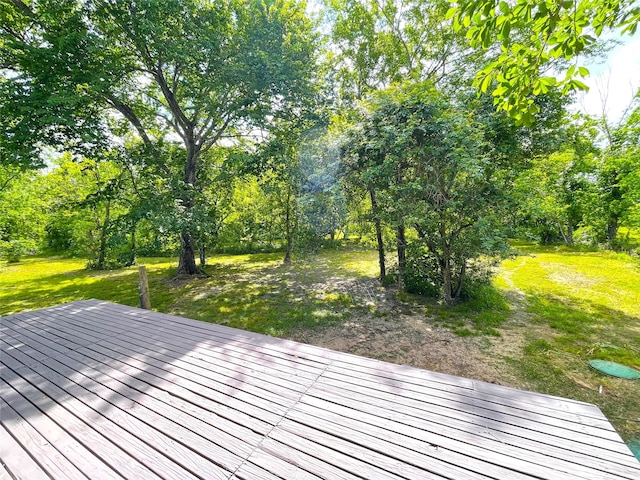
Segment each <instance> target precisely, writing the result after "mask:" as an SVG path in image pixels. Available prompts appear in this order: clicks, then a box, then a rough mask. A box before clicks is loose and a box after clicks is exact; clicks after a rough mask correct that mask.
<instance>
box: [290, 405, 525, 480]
mask: <svg viewBox="0 0 640 480" xmlns="http://www.w3.org/2000/svg"><path fill="white" fill-rule="evenodd" d="M287 420H291V421H294V422H297V423H300V424H302V425H306V426H307V427H309V428H313V429H316V430H319V431H322V432H325V433H327V434H329V435H334V436H336V437H339V438H342V439H344V440H345V441H349V442H353V443H356V444H358V445H361V446H363V447H365V448H369V449H370V450H373V451H378V452H380V453H384V454H386V455H388V456H389V457H392V458H394V459H397V460H399V461H402V462H404V463H406V464H407V465H413V466H414V467H416V468H419V469H422V470H424V471H425V472H428V474H429V475H431V476H433V475H438V476H440V477H442V478H450V479H451V480H458V479H465V480H467V479H468V480H472V479H479V478H492V479H496V480H503V479H509V480H531V478H532V477H531V475H529V474H526V473H522V472H517V471H513V470H512V469H510V468H507V467H505V466H503V465H501V464H499V463H496V462H495V461H494V460H493V458H492V456H491V455H490V456H488V457H487V460H486V461H485V460H478V459H477V458H475V457H471V456H469V455H466V453H459V452H458V451H456V450H451V449H448V448H445V447H443V446H441V445H438V444H434V443H431V442H429V441H425V440H424V439H420V438H417V437H416V436H415V435H412V436H409V435H405V434H404V433H398V432H396V431H394V430H393V429H392V428H389V425H388V423H389V422H380V425H375V424H372V423H366V422H363V421H361V420H359V419H357V418H350V417H346V416H344V415H341V414H338V413H334V412H332V411H328V410H323V409H320V408H317V407H313V406H309V405H299V406H297V407H296V408H294V409H293V410H291V411H290V412H289V413H288V414H287ZM436 478H437V477H436Z"/></svg>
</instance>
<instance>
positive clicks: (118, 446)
mask: <svg viewBox="0 0 640 480" xmlns="http://www.w3.org/2000/svg"><path fill="white" fill-rule="evenodd" d="M0 348H1V355H0V378H1V380H0V393H1V400H0V475H2V474H5V473H6V475H11V476H12V477H14V478H29V479H31V478H33V479H38V478H53V479H67V478H70V479H74V478H78V479H80V478H96V479H98V478H99V479H103V478H107V479H108V478H114V479H115V478H131V479H147V478H149V479H153V478H163V479H174V478H185V479H189V478H193V479H196V478H202V479H209V478H215V479H221V480H222V479H231V478H233V479H258V480H260V479H263V480H276V479H287V480H288V479H304V480H306V479H309V480H311V479H345V480H356V479H362V478H375V479H382V480H401V479H417V478H429V479H455V480H458V479H460V480H471V479H504V478H509V479H516V480H517V479H522V480H526V479H533V478H537V479H568V480H572V479H574V480H575V479H616V478H622V479H628V480H633V479H637V478H640V463H638V462H637V461H636V460H635V457H633V455H632V454H631V452H630V451H629V449H628V448H627V447H626V445H624V443H623V442H622V440H621V439H620V437H619V436H618V434H617V433H616V432H615V430H614V429H613V427H612V426H611V424H610V423H609V422H608V421H607V419H606V418H605V417H604V416H603V415H602V413H601V412H600V410H599V409H598V408H597V407H596V406H595V405H591V404H587V403H584V402H579V401H575V400H570V399H563V398H559V397H553V396H549V395H540V394H536V393H532V392H525V391H520V390H516V389H512V388H508V387H503V386H498V385H493V384H487V383H483V382H478V381H475V380H471V379H466V378H461V377H454V376H450V375H446V374H441V373H437V372H429V371H426V370H420V369H416V368H412V367H408V366H401V365H394V364H390V363H385V362H380V361H376V360H371V359H366V358H363V357H358V356H354V355H349V354H344V353H338V352H334V351H330V350H327V349H323V348H318V347H314V346H311V345H304V344H300V343H296V342H291V341H287V340H281V339H276V338H272V337H267V336H264V335H258V334H254V333H250V332H245V331H241V330H236V329H232V328H228V327H224V326H219V325H213V324H207V323H202V322H197V321H193V320H189V319H185V318H182V317H176V316H171V315H164V314H159V313H156V312H151V311H145V310H140V309H136V308H131V307H126V306H123V305H117V304H113V303H109V302H102V301H97V300H88V301H79V302H74V303H71V304H66V305H59V306H56V307H51V308H46V309H42V310H37V311H33V312H22V313H19V314H15V315H10V316H6V317H0ZM3 468H4V471H3V470H2V469H3Z"/></svg>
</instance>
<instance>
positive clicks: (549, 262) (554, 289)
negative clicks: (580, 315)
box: [496, 251, 640, 317]
mask: <svg viewBox="0 0 640 480" xmlns="http://www.w3.org/2000/svg"><path fill="white" fill-rule="evenodd" d="M496 282H497V286H498V285H499V286H500V288H504V287H505V286H506V287H507V288H517V289H520V290H522V291H523V292H525V293H529V294H547V295H552V296H554V297H556V298H558V297H560V298H563V297H564V298H567V299H568V300H574V301H578V302H581V301H582V302H584V301H587V302H590V303H592V304H594V305H600V306H602V307H606V308H610V309H614V310H618V311H620V312H622V313H624V314H627V315H631V316H638V317H640V266H639V264H638V262H637V260H634V259H633V258H631V257H629V256H628V255H621V254H616V253H612V252H563V251H559V252H544V253H535V254H533V255H526V256H521V257H517V258H515V259H509V260H505V261H504V262H502V266H501V269H500V273H499V275H498V277H497V279H496Z"/></svg>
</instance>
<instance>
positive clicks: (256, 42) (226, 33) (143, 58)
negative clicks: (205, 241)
mask: <svg viewBox="0 0 640 480" xmlns="http://www.w3.org/2000/svg"><path fill="white" fill-rule="evenodd" d="M310 31H311V24H310V22H309V21H308V19H307V18H306V16H305V13H304V5H303V4H301V3H294V2H287V1H284V0H283V1H280V0H278V1H275V2H270V3H263V2H253V1H243V0H215V1H210V2H200V1H195V0H187V1H178V0H167V1H155V0H144V1H143V0H140V1H135V2H134V1H124V2H122V1H116V0H111V1H108V0H107V1H100V2H97V1H95V2H94V1H88V2H83V3H78V2H75V1H73V0H63V1H61V2H51V3H50V2H37V3H34V4H33V5H27V4H25V3H23V2H21V1H20V0H15V1H13V2H11V4H9V5H6V4H4V7H3V15H2V30H1V33H2V37H1V38H2V42H3V46H4V47H5V49H6V51H7V52H8V53H6V54H5V55H4V56H3V58H2V64H3V66H4V67H5V68H6V69H9V71H10V72H11V74H10V75H5V79H4V80H5V81H4V82H3V84H4V86H5V88H3V92H2V93H3V94H4V98H3V105H5V106H6V107H7V110H8V112H12V111H15V112H18V118H17V121H15V120H14V121H9V122H8V123H7V122H4V123H3V125H4V126H5V131H6V132H7V133H8V138H10V139H11V142H9V143H8V145H7V146H6V148H5V151H7V152H10V153H11V154H13V155H14V156H16V157H20V158H24V157H25V155H27V153H28V154H29V155H32V153H33V151H34V149H35V148H36V147H37V146H38V142H45V143H48V144H53V145H56V146H58V147H59V146H65V143H71V144H72V145H71V146H72V147H73V146H78V148H86V146H87V145H86V143H87V142H88V141H94V140H95V142H94V143H100V142H102V143H104V142H105V141H107V140H108V139H109V135H108V134H107V133H106V132H105V123H106V122H105V121H104V119H105V116H106V115H114V114H117V115H118V117H119V118H121V119H123V120H125V121H126V122H127V123H128V125H129V128H130V129H132V130H134V131H135V133H136V135H137V136H138V137H139V138H140V139H141V141H142V142H143V143H144V145H145V148H146V151H147V160H146V161H148V162H153V163H154V164H155V166H156V168H157V171H158V172H159V175H161V176H162V177H163V178H165V179H166V180H167V181H168V182H169V183H170V184H171V187H172V189H173V196H174V198H176V199H177V201H178V203H179V204H180V207H181V209H182V211H183V216H184V221H183V222H182V223H183V228H182V230H181V232H180V241H181V250H180V259H179V267H178V271H179V273H186V274H194V273H197V272H198V269H197V267H196V264H195V245H194V240H195V231H196V225H195V224H194V221H195V220H194V219H195V217H194V215H193V211H194V208H195V196H196V192H197V191H198V189H199V188H201V185H200V184H199V182H198V174H199V171H200V165H201V159H202V157H203V155H205V154H206V153H207V152H208V151H209V150H210V149H211V148H212V147H213V146H214V145H216V144H217V143H218V142H219V141H220V140H222V139H223V138H225V137H228V136H235V135H239V134H242V132H246V131H248V129H250V128H251V126H258V127H264V128H266V127H268V123H269V120H270V119H272V118H274V117H276V116H281V115H286V114H287V112H288V111H290V110H292V109H295V108H297V106H298V105H300V103H301V101H302V100H303V99H304V98H306V97H307V96H308V95H310V94H312V93H313V89H312V88H310V85H309V79H310V78H311V75H312V73H313V66H314V63H315V62H314V54H315V51H314V50H315V45H314V41H313V37H312V35H311V33H310ZM38 60H39V61H40V62H38ZM43 62H44V63H43ZM43 65H46V66H48V67H49V68H45V67H43ZM43 72H44V73H43ZM41 85H42V86H43V87H42V89H43V92H40V86H41ZM51 104H53V105H54V106H55V108H53V107H51ZM16 108H17V110H16ZM52 108H53V111H51V109H52ZM58 110H59V112H58ZM108 112H112V113H108ZM14 116H15V114H14ZM94 130H97V131H99V132H101V133H102V135H95V134H92V135H91V136H87V132H92V131H94ZM39 133H44V135H41V136H36V135H35V134H39ZM85 137H86V139H85ZM25 138H26V139H30V140H29V141H28V142H27V145H30V146H32V148H31V149H30V151H29V152H26V150H25V149H24V148H23V149H22V150H19V149H18V148H17V147H16V145H15V144H16V143H17V142H16V141H14V140H15V139H25ZM34 138H38V141H36V140H34ZM176 139H179V142H180V144H181V145H182V147H183V159H182V161H181V162H180V163H179V164H175V165H172V164H171V163H169V162H167V159H166V158H163V156H162V151H163V148H162V144H163V143H171V142H174V141H175V140H176ZM23 150H25V151H23Z"/></svg>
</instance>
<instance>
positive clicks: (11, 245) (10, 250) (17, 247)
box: [0, 240, 35, 263]
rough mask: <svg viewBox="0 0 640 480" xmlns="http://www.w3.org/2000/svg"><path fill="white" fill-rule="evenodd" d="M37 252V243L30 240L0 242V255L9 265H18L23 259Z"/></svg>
mask: <svg viewBox="0 0 640 480" xmlns="http://www.w3.org/2000/svg"><path fill="white" fill-rule="evenodd" d="M34 251H35V243H34V242H33V241H29V240H9V241H8V242H0V254H1V256H2V257H4V259H5V260H6V261H7V262H8V263H18V262H19V261H20V259H21V258H22V257H24V256H25V255H27V254H28V253H33V252H34Z"/></svg>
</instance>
